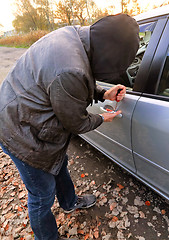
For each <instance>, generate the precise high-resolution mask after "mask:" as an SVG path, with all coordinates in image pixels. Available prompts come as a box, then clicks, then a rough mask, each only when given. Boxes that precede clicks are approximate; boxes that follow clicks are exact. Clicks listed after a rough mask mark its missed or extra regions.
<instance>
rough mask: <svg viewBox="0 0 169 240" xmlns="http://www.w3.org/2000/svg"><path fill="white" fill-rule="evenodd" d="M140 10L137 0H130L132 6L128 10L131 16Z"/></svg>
mask: <svg viewBox="0 0 169 240" xmlns="http://www.w3.org/2000/svg"><path fill="white" fill-rule="evenodd" d="M140 12H141V9H140V5H139V3H138V2H137V0H132V8H131V9H130V10H129V11H128V14H129V15H131V16H134V15H137V14H139V13H140Z"/></svg>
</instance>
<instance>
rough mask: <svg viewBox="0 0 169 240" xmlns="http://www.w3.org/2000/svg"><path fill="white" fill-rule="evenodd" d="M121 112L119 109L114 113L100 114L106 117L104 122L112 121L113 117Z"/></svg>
mask: <svg viewBox="0 0 169 240" xmlns="http://www.w3.org/2000/svg"><path fill="white" fill-rule="evenodd" d="M120 113H121V111H117V112H114V113H109V112H108V113H102V114H100V115H102V116H103V117H104V122H112V120H113V118H115V116H117V115H119V114H120Z"/></svg>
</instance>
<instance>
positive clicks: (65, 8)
mask: <svg viewBox="0 0 169 240" xmlns="http://www.w3.org/2000/svg"><path fill="white" fill-rule="evenodd" d="M102 14H103V13H102V11H101V10H100V9H98V8H97V6H96V4H95V2H94V1H93V0H62V1H59V2H58V3H57V4H56V11H55V17H56V19H58V20H59V21H60V22H61V23H65V24H67V25H72V24H80V25H82V26H83V25H88V24H90V23H91V22H93V19H96V18H98V17H99V15H102Z"/></svg>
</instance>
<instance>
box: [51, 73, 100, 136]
mask: <svg viewBox="0 0 169 240" xmlns="http://www.w3.org/2000/svg"><path fill="white" fill-rule="evenodd" d="M88 94H89V93H88V88H87V78H86V77H85V74H83V73H81V72H76V73H72V72H66V73H62V74H60V75H59V76H57V78H56V79H55V80H54V81H53V82H52V84H51V85H50V87H49V95H50V101H51V105H52V108H53V111H54V113H55V115H56V117H57V118H58V120H59V121H60V122H61V123H62V125H63V127H64V128H65V129H66V130H68V131H69V132H71V133H74V134H81V133H85V132H88V131H91V130H93V129H95V128H97V127H98V126H99V125H100V124H101V123H102V122H103V120H102V118H101V116H99V115H98V114H91V113H88V112H87V110H86V108H87V105H88V104H87V98H88Z"/></svg>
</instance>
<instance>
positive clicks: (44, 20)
mask: <svg viewBox="0 0 169 240" xmlns="http://www.w3.org/2000/svg"><path fill="white" fill-rule="evenodd" d="M15 4H16V7H17V11H16V13H15V20H14V21H13V26H14V28H15V30H16V31H17V32H29V31H34V30H53V29H54V25H55V24H54V18H53V15H52V13H53V12H52V10H51V7H50V3H49V0H16V2H15Z"/></svg>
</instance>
